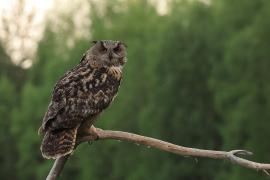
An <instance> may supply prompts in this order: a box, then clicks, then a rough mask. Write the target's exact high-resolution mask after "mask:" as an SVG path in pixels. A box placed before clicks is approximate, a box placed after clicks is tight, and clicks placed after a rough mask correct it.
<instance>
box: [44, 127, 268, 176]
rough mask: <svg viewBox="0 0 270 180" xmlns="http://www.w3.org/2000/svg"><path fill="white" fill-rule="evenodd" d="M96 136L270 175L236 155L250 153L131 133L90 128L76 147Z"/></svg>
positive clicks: (58, 167)
mask: <svg viewBox="0 0 270 180" xmlns="http://www.w3.org/2000/svg"><path fill="white" fill-rule="evenodd" d="M97 136H98V140H106V139H114V140H121V141H129V142H133V143H136V144H141V145H145V146H148V147H153V148H157V149H160V150H162V151H167V152H170V153H174V154H178V155H183V156H194V157H206V158H212V159H225V160H228V161H230V162H232V163H234V164H238V165H240V166H243V167H245V168H250V169H255V170H257V171H258V170H261V171H263V172H264V173H266V174H267V175H270V174H269V172H268V171H270V164H265V163H257V162H253V161H250V160H246V159H244V158H240V157H238V156H237V155H252V153H251V152H249V151H246V150H232V151H214V150H204V149H196V148H189V147H184V146H179V145H175V144H172V143H169V142H165V141H162V140H159V139H155V138H151V137H146V136H141V135H137V134H133V133H128V132H122V131H111V130H102V129H100V128H94V127H92V128H91V130H90V131H89V135H86V136H84V137H81V138H79V139H77V145H79V144H80V143H82V142H86V141H93V140H96V137H97ZM68 158H69V155H68V156H64V157H61V158H59V159H57V160H55V162H54V165H53V167H52V169H51V170H50V173H49V175H48V176H47V180H55V179H56V178H57V177H58V176H59V174H60V172H61V171H62V169H63V167H64V165H65V163H66V161H67V159H68Z"/></svg>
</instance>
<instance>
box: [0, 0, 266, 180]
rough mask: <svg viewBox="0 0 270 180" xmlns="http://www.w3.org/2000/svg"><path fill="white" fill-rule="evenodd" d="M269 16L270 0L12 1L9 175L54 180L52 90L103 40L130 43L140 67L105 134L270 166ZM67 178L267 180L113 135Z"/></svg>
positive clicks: (0, 4) (0, 160) (2, 110)
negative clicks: (45, 140) (49, 132)
mask: <svg viewBox="0 0 270 180" xmlns="http://www.w3.org/2000/svg"><path fill="white" fill-rule="evenodd" d="M269 18H270V1H268V0H256V1H251V0H238V1H235V0H130V1H124V0H110V1H109V0H108V1H105V0H103V1H101V0H77V1H72V0H46V1H38V0H0V146H1V151H0V152H1V153H0V179H12V180H16V179H20V180H21V179H22V180H24V179H25V180H29V179H45V177H46V175H47V173H48V171H49V169H50V168H51V166H52V163H53V161H52V160H44V159H43V158H42V157H41V153H40V150H39V146H40V143H41V137H40V136H38V134H37V130H38V128H39V126H40V125H41V121H42V118H43V115H44V113H45V111H46V110H47V106H48V103H49V101H50V94H51V91H52V88H53V86H54V84H55V82H56V81H57V80H58V79H59V77H60V76H61V75H62V74H63V73H64V72H66V71H67V70H69V69H70V68H72V67H73V66H75V65H76V64H77V63H78V62H79V61H80V58H81V57H82V54H83V53H84V52H85V51H86V50H87V49H88V48H89V47H90V45H91V41H92V40H98V39H115V40H121V41H124V42H125V43H126V44H127V45H128V63H127V64H126V67H125V74H124V75H125V77H124V81H123V83H122V86H121V88H120V92H119V95H118V97H117V98H116V100H115V102H114V103H113V105H112V106H111V107H110V108H109V109H108V110H106V111H105V112H104V113H103V115H102V116H101V118H100V120H99V121H98V123H97V124H96V126H97V127H101V128H104V129H113V130H123V131H129V132H134V133H139V134H143V135H146V136H151V137H155V138H159V139H162V140H165V141H169V142H172V143H176V144H179V145H185V146H190V147H197V148H204V149H215V150H231V149H248V150H250V151H252V152H254V153H255V155H254V156H252V157H249V158H250V159H251V160H255V161H259V162H270V142H269V137H270V130H269V127H270V120H269V119H270V95H269V94H270V83H269V82H270V70H269V68H270V59H269V57H270V44H269V42H270V21H269ZM60 179H83V180H84V179H93V180H95V179H99V180H102V179H109V180H122V179H123V180H148V179H154V180H165V179H173V180H180V179H185V180H228V179H229V180H241V179H245V180H255V179H256V180H263V179H267V177H266V176H265V175H264V174H263V173H261V172H256V171H253V170H249V169H245V168H242V167H239V166H236V165H233V164H230V163H229V162H227V161H220V160H219V161H218V160H212V159H204V158H199V159H196V158H191V157H182V156H177V155H174V154H169V153H166V152H161V151H159V150H156V149H153V148H147V147H144V146H137V145H135V144H132V143H126V142H118V141H114V140H111V141H98V142H94V143H93V145H90V146H89V145H88V144H87V143H84V144H82V145H80V146H79V147H78V148H77V149H76V151H75V153H74V155H73V156H72V157H71V158H70V160H69V161H68V163H67V164H66V166H65V168H64V171H63V172H62V175H61V178H60Z"/></svg>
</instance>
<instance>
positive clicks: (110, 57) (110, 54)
mask: <svg viewBox="0 0 270 180" xmlns="http://www.w3.org/2000/svg"><path fill="white" fill-rule="evenodd" d="M112 58H113V57H112V52H109V59H110V60H112Z"/></svg>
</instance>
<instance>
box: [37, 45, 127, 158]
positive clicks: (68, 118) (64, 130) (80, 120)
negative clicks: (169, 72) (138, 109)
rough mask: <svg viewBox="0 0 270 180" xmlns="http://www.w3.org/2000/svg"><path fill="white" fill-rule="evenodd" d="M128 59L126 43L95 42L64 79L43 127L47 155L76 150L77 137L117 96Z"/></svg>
mask: <svg viewBox="0 0 270 180" xmlns="http://www.w3.org/2000/svg"><path fill="white" fill-rule="evenodd" d="M125 62H126V46H125V44H124V43H122V42H120V41H112V40H101V41H93V46H92V47H91V48H90V49H89V50H88V51H87V52H86V53H85V54H84V55H83V57H82V59H81V61H80V63H79V64H78V65H77V66H76V67H74V68H73V69H72V70H70V71H68V72H67V73H66V74H65V75H64V76H63V77H62V78H60V80H59V81H58V82H57V83H56V85H55V87H54V89H53V92H52V98H51V102H50V104H49V106H48V110H47V112H46V113H45V115H44V118H43V122H42V125H41V127H40V128H39V134H42V135H43V140H42V143H41V148H40V149H41V153H42V155H43V157H45V158H47V159H50V158H52V159H56V158H59V157H61V156H65V155H67V154H70V153H72V151H73V150H74V146H75V144H76V138H77V137H79V136H82V135H83V134H85V133H86V132H87V130H89V128H90V127H91V126H92V125H93V124H94V122H95V120H96V119H97V117H98V115H99V114H100V113H101V112H102V111H103V110H104V109H106V108H107V107H108V106H109V105H110V104H111V102H112V101H113V100H114V98H115V97H116V95H117V92H118V88H119V85H120V83H121V79H122V69H123V66H124V64H125Z"/></svg>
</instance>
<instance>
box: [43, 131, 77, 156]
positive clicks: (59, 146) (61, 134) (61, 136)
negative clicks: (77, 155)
mask: <svg viewBox="0 0 270 180" xmlns="http://www.w3.org/2000/svg"><path fill="white" fill-rule="evenodd" d="M77 129H78V127H76V128H73V129H61V130H53V131H51V130H48V131H47V132H46V134H45V136H44V138H43V141H42V144H41V147H40V150H41V153H42V156H43V157H44V158H47V159H56V158H59V157H61V156H65V155H67V154H70V153H72V151H73V150H74V146H75V143H76V135H77Z"/></svg>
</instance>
